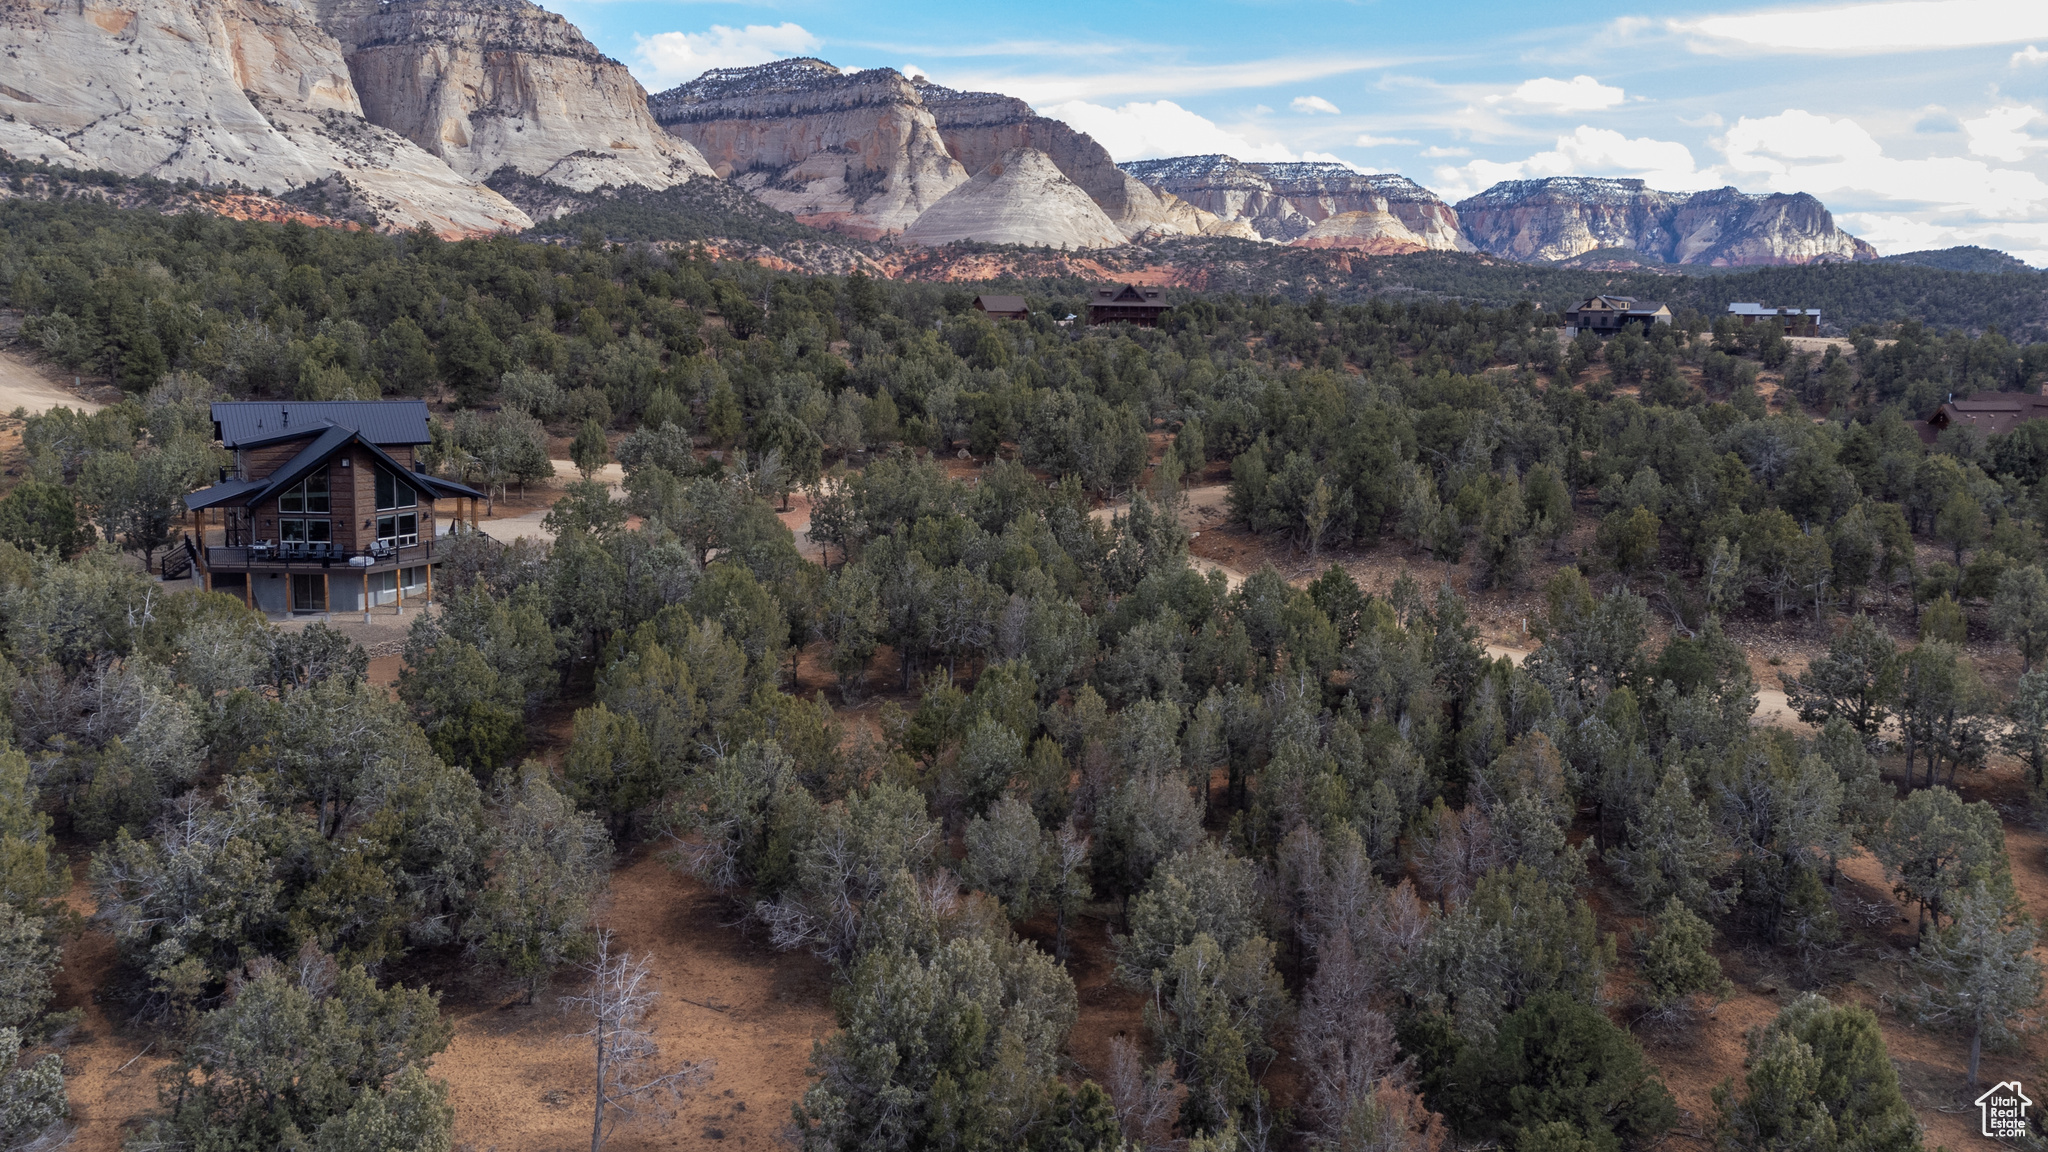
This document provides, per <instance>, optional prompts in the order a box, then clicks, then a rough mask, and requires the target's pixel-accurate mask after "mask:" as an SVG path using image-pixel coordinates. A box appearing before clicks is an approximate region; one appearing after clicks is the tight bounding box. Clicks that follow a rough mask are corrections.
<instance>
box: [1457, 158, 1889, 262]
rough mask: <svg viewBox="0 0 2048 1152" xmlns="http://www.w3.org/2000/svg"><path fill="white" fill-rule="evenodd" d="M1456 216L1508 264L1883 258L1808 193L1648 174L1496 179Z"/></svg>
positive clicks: (1470, 234)
mask: <svg viewBox="0 0 2048 1152" xmlns="http://www.w3.org/2000/svg"><path fill="white" fill-rule="evenodd" d="M1458 217H1459V219H1460V220H1461V221H1462V222H1463V224H1464V228H1465V234H1466V236H1468V237H1470V238H1471V240H1472V242H1473V243H1474V244H1476V245H1478V247H1479V248H1480V249H1481V250H1483V251H1486V252H1490V253H1492V254H1494V255H1496V256H1505V257H1507V258H1509V259H1511V260H1567V259H1570V258H1571V257H1574V256H1577V255H1579V254H1581V253H1584V252H1590V251H1593V250H1594V249H1596V248H1633V249H1635V250H1636V251H1637V252H1639V253H1642V254H1644V255H1646V256H1652V257H1655V258H1656V259H1659V260H1662V261H1664V262H1665V263H1667V264H1709V265H1738V264H1814V263H1824V262H1827V261H1831V260H1874V259H1876V258H1877V250H1876V249H1875V248H1872V247H1871V246H1870V245H1869V244H1866V243H1864V242H1863V241H1861V240H1858V239H1857V238H1856V237H1854V236H1851V235H1849V234H1848V233H1847V232H1844V231H1842V230H1841V229H1840V228H1837V227H1836V226H1835V218H1834V216H1833V215H1832V214H1830V213H1829V212H1828V210H1827V207H1826V206H1825V205H1823V204H1822V203H1821V202H1820V201H1819V200H1816V199H1814V198H1813V197H1812V196H1809V195H1807V194H1806V193H1803V192H1798V193H1782V192H1781V193H1774V194H1770V195H1759V194H1754V193H1747V192H1740V191H1737V190H1736V189H1734V188H1716V189H1713V190H1710V191H1705V192H1659V191H1657V190H1655V189H1652V188H1649V187H1646V186H1645V185H1644V183H1643V182H1642V181H1641V180H1607V179H1598V178H1594V177H1590V176H1556V177H1551V178H1549V179H1545V180H1507V181H1503V182H1501V183H1499V184H1495V185H1494V186H1493V187H1491V188H1488V189H1487V190H1486V191H1484V192H1481V193H1479V194H1478V195H1477V196H1474V197H1472V198H1470V199H1468V200H1463V201H1460V202H1459V203H1458Z"/></svg>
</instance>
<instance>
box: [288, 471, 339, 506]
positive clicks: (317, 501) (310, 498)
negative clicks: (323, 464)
mask: <svg viewBox="0 0 2048 1152" xmlns="http://www.w3.org/2000/svg"><path fill="white" fill-rule="evenodd" d="M277 510H278V511H279V512H320V513H325V512H327V511H328V502H327V469H325V468H322V469H321V470H319V471H318V472H315V473H313V474H312V475H311V476H308V477H306V478H305V480H303V481H301V482H299V483H297V484H294V485H292V486H291V487H289V488H287V489H285V490H284V495H282V496H279V497H278V498H277Z"/></svg>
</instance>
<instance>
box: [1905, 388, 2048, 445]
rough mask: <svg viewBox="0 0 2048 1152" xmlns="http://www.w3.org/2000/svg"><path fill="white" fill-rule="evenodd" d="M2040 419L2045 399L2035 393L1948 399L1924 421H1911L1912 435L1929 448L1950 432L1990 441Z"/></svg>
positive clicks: (2045, 409)
mask: <svg viewBox="0 0 2048 1152" xmlns="http://www.w3.org/2000/svg"><path fill="white" fill-rule="evenodd" d="M2043 416H2048V396H2042V395H2040V394H2038V393H2034V392H1977V393H1973V394H1971V395H1969V396H1967V397H1964V398H1963V399H1961V400H1958V399H1956V398H1955V397H1953V396H1951V397H1949V399H1948V402H1947V403H1946V404H1943V405H1942V406H1941V407H1939V408H1936V409H1935V410H1934V412H1933V413H1932V414H1931V415H1929V416H1928V417H1927V419H1925V420H1915V421H1913V431H1915V432H1917V433H1918V434H1919V436H1920V439H1921V441H1922V442H1923V443H1927V444H1932V443H1934V442H1935V441H1936V440H1937V439H1939V438H1940V437H1941V434H1942V433H1943V432H1946V431H1948V430H1949V429H1951V428H1968V429H1969V430H1971V431H1972V432H1975V433H1976V434H1977V435H1978V436H1979V437H1991V436H1997V435H2001V434H2003V433H2006V432H2010V431H2012V430H2013V429H2015V428H2017V427H2019V426H2020V425H2022V424H2025V423H2026V422H2027V421H2029V420H2039V419H2041V418H2042V417H2043Z"/></svg>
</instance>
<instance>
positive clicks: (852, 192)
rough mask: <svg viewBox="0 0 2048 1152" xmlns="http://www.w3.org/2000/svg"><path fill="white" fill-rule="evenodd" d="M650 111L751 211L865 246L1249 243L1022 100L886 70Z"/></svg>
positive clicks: (803, 71) (713, 91)
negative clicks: (791, 219)
mask: <svg viewBox="0 0 2048 1152" xmlns="http://www.w3.org/2000/svg"><path fill="white" fill-rule="evenodd" d="M649 103H650V106H651V107H652V108H653V109H654V115H655V118H656V119H658V120H659V121H660V122H661V123H662V125H663V126H664V127H665V128H667V129H668V130H669V131H670V132H672V133H674V134H675V135H677V136H679V137H681V138H682V139H684V140H687V141H689V142H690V143H691V144H693V145H695V146H696V148H697V150H698V151H699V152H701V153H702V154H703V155H704V158H705V159H706V160H707V161H708V162H709V163H710V164H711V166H712V168H713V169H714V170H715V171H716V172H717V173H718V174H719V175H721V176H725V177H728V178H730V179H732V180H734V181H735V182H736V183H738V184H739V185H740V186H741V187H743V188H745V189H747V190H748V191H749V192H751V193H752V194H753V195H754V196H756V197H757V198H758V199H760V200H761V201H762V202H763V203H765V204H767V205H769V206H771V207H774V208H779V209H781V210H783V211H785V212H788V213H790V214H791V215H793V216H795V217H796V218H797V219H799V220H802V221H804V222H805V223H807V224H811V225H814V226H816V227H820V228H829V229H832V230H834V231H838V232H844V233H847V234H849V235H853V236H859V237H862V238H864V239H878V238H880V237H883V236H890V235H896V236H901V237H902V238H903V239H904V240H905V241H906V242H908V243H914V244H942V243H947V242H950V241H952V240H980V241H985V242H990V243H1001V244H1055V245H1058V244H1065V245H1066V246H1068V247H1108V246H1113V245H1117V244H1122V243H1124V242H1125V241H1126V240H1128V239H1135V238H1140V237H1156V236H1168V235H1200V234H1224V235H1249V233H1248V232H1246V231H1245V230H1243V229H1241V228H1237V227H1233V226H1231V225H1229V224H1227V223H1226V222H1224V221H1220V220H1218V219H1216V217H1215V216H1213V215H1212V214H1210V213H1206V212H1202V211H1200V210H1198V209H1196V208H1193V207H1192V206H1190V205H1188V204H1186V203H1183V202H1182V201H1180V200H1179V199H1178V198H1176V197H1174V196H1171V195H1163V194H1161V193H1159V192H1157V191H1155V190H1153V189H1151V188H1148V187H1146V186H1145V185H1143V184H1142V183H1139V182H1138V181H1136V180H1132V179H1130V178H1129V177H1128V176H1126V175H1125V174H1124V173H1123V172H1122V171H1121V170H1119V169H1118V168H1117V166H1116V163H1115V161H1114V160H1112V159H1111V158H1110V155H1109V153H1108V152H1107V151H1106V150H1104V149H1103V147H1102V146H1101V145H1100V144H1097V143H1096V142H1095V141H1094V140H1093V139H1092V138H1091V137H1089V136H1088V135H1087V134H1086V133H1083V132H1077V131H1075V130H1074V129H1073V128H1071V127H1069V126H1067V125H1066V124H1063V123H1061V122H1059V121H1057V120H1051V119H1048V118H1046V117H1043V116H1039V115H1037V114H1036V113H1034V112H1032V110H1031V107H1030V105H1028V104H1026V103H1024V102H1023V101H1022V100H1018V99H1015V98H1013V97H1009V96H1002V95H998V94H996V93H992V92H956V91H954V90H952V89H950V88H945V87H941V86H939V85H936V84H928V83H919V82H915V81H912V80H909V79H907V78H905V77H904V76H903V75H902V74H901V73H899V72H897V71H895V70H894V69H889V68H873V69H868V70H866V71H861V72H841V71H840V70H839V69H838V68H835V67H833V66H832V65H831V64H828V63H826V62H825V61H823V60H817V59H812V58H808V57H806V58H800V59H794V60H782V61H777V62H776V63H773V64H763V65H759V66H757V67H752V68H723V69H715V70H713V71H710V72H706V73H705V74H704V75H702V76H700V77H698V78H697V79H696V80H693V81H691V82H689V83H688V84H684V85H682V86H681V87H678V88H674V89H671V90H669V91H667V92H663V93H660V94H658V95H656V96H655V97H653V98H652V100H651V101H650V102H649ZM983 176H987V177H988V178H987V179H982V177H983ZM942 205H943V211H940V208H941V206H942ZM931 212H939V213H940V214H939V215H938V216H937V217H934V218H932V219H930V220H926V219H925V217H926V215H927V214H928V213H931ZM1104 221H1107V222H1108V224H1109V230H1108V231H1107V232H1105V231H1104V229H1103V222H1104Z"/></svg>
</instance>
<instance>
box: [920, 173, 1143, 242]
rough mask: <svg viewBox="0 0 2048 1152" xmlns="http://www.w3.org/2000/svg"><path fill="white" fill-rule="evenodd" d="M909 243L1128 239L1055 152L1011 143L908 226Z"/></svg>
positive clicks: (1119, 240) (1121, 240)
mask: <svg viewBox="0 0 2048 1152" xmlns="http://www.w3.org/2000/svg"><path fill="white" fill-rule="evenodd" d="M903 239H904V241H905V242H906V243H911V244H925V245H936V244H950V243H952V242H953V241H955V240H980V241H983V242H984V243H989V244H1034V245H1036V244H1043V245H1046V246H1048V247H1053V248H1070V249H1071V248H1112V247H1115V246H1117V245H1120V244H1122V243H1124V234H1123V231H1122V230H1121V229H1119V228H1118V227H1117V226H1116V224H1115V222H1114V221H1112V220H1111V219H1110V218H1109V217H1108V216H1107V215H1106V214H1104V212H1103V211H1102V209H1101V208H1100V207H1099V206H1097V205H1096V203H1095V201H1094V200H1092V199H1090V198H1089V196H1088V193H1086V192H1084V191H1082V190H1081V186H1080V185H1078V184H1076V183H1074V182H1073V181H1072V180H1069V179H1067V176H1066V173H1064V172H1061V171H1060V169H1059V165H1057V164H1054V163H1053V162H1052V157H1050V156H1047V155H1046V154H1045V153H1043V152H1040V151H1038V150H1037V149H1035V148H1013V149H1011V150H1010V151H1008V152H1005V153H1003V155H1002V156H1001V157H1000V158H998V159H997V160H996V161H995V162H994V163H991V164H990V165H989V166H988V167H986V168H984V169H982V170H981V171H980V172H978V173H976V174H975V176H974V178H973V179H971V180H969V181H968V182H967V183H965V184H962V185H961V186H959V187H958V188H955V189H953V190H952V191H951V192H949V193H947V194H946V196H945V198H944V199H942V200H940V201H939V202H938V203H937V204H934V205H932V206H931V207H930V208H928V209H926V210H925V211H924V214H923V215H921V216H919V217H918V218H917V220H916V222H915V223H913V224H911V226H910V227H909V228H907V229H905V230H904V232H903Z"/></svg>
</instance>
